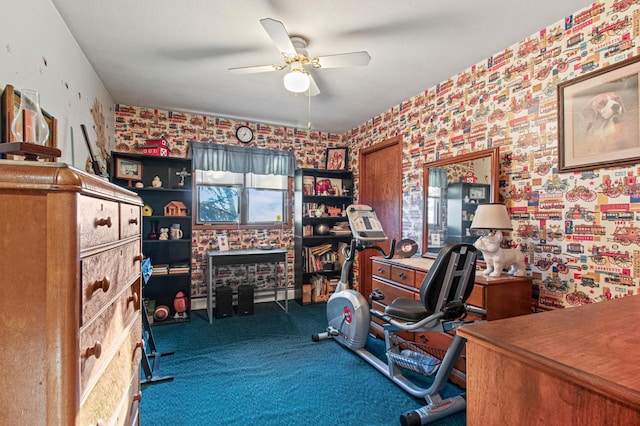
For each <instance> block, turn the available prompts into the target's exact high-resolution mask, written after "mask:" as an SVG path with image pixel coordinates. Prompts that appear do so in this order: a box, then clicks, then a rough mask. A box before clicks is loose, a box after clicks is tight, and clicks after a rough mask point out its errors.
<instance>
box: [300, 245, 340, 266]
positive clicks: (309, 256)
mask: <svg viewBox="0 0 640 426" xmlns="http://www.w3.org/2000/svg"><path fill="white" fill-rule="evenodd" d="M304 258H305V271H306V272H318V271H333V270H335V268H336V262H337V261H338V253H337V252H336V251H335V250H333V244H331V243H327V244H321V245H319V246H314V247H305V248H304Z"/></svg>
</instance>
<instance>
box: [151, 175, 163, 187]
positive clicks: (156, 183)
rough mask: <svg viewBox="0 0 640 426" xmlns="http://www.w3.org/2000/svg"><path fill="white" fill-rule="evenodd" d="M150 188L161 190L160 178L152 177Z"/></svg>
mask: <svg viewBox="0 0 640 426" xmlns="http://www.w3.org/2000/svg"><path fill="white" fill-rule="evenodd" d="M151 186H152V187H154V188H162V181H161V180H160V176H158V175H156V176H154V178H153V180H152V181H151Z"/></svg>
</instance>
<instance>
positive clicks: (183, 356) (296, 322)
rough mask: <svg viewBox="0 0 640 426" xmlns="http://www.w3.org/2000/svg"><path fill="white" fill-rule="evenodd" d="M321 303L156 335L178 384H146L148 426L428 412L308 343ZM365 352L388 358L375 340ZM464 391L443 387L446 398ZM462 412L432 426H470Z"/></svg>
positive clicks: (354, 421)
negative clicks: (414, 410) (466, 424)
mask: <svg viewBox="0 0 640 426" xmlns="http://www.w3.org/2000/svg"><path fill="white" fill-rule="evenodd" d="M325 306H326V305H325V304H319V305H309V306H299V305H298V304H297V303H291V304H289V315H287V314H286V313H284V312H283V311H282V310H281V309H280V308H279V307H278V306H277V305H276V304H274V303H261V304H257V305H256V306H255V314H254V315H250V316H244V317H238V316H234V317H230V318H225V319H220V320H214V322H213V324H209V323H208V322H207V320H206V313H205V311H195V312H194V313H193V318H192V320H191V322H189V323H181V324H172V325H166V326H157V327H153V334H154V338H155V342H156V346H157V348H158V350H159V351H161V352H163V351H175V354H174V355H171V356H166V357H162V359H161V363H160V374H163V375H172V376H174V380H173V381H171V382H162V383H154V384H150V385H146V386H144V388H143V392H142V394H143V397H142V401H141V405H140V417H141V423H142V425H154V426H155V425H205V424H206V425H232V424H233V425H237V424H246V425H284V424H298V423H302V424H317V425H385V426H387V425H398V424H399V416H400V414H401V413H403V412H405V411H409V410H412V409H416V408H419V407H421V406H423V405H425V401H424V399H416V398H413V397H411V396H409V395H408V394H406V393H405V392H404V391H402V390H401V389H400V388H398V387H397V386H396V385H395V384H393V383H392V382H391V381H390V380H389V379H387V378H386V377H384V376H383V375H381V374H380V373H378V372H377V371H376V370H375V369H374V368H373V367H372V366H370V365H369V364H367V363H366V362H365V361H364V360H362V359H361V358H360V357H359V356H358V355H356V354H354V353H353V352H351V351H349V350H347V349H346V348H344V347H342V346H340V345H339V344H337V343H335V342H332V341H330V340H329V341H322V342H312V340H311V334H313V333H317V332H320V331H323V330H324V329H325V327H326V318H325ZM367 347H368V349H370V350H371V351H372V352H374V353H383V352H384V342H383V341H382V340H378V339H373V338H371V339H370V341H369V342H368V343H367ZM461 392H462V391H461V389H459V388H458V387H457V386H454V385H452V384H450V383H449V384H447V386H446V387H445V389H444V391H443V392H442V395H443V396H450V395H456V394H459V393H461ZM465 417H466V416H465V415H464V413H460V414H456V415H453V416H451V417H448V418H446V419H444V420H441V421H439V422H435V423H433V424H436V425H464V424H465Z"/></svg>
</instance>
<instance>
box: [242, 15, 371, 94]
mask: <svg viewBox="0 0 640 426" xmlns="http://www.w3.org/2000/svg"><path fill="white" fill-rule="evenodd" d="M260 23H261V24H262V26H263V27H264V29H265V30H266V31H267V34H269V37H271V40H272V41H273V43H274V44H275V45H276V47H277V48H278V50H279V51H280V53H281V54H282V56H283V57H284V62H285V63H284V64H275V65H258V66H249V67H238V68H229V71H230V72H231V73H233V74H254V73H260V72H270V71H281V70H283V69H286V68H290V71H289V72H288V73H287V74H286V75H285V76H284V86H285V88H286V89H287V90H289V91H291V92H295V93H301V92H306V93H307V94H308V95H309V96H316V95H319V94H320V89H319V88H318V85H317V84H316V83H315V81H314V80H313V77H312V76H311V73H310V72H309V71H308V70H307V69H306V68H305V67H306V66H309V65H310V66H311V67H313V68H339V67H357V66H363V65H367V64H369V61H370V60H371V56H369V53H367V52H365V51H360V52H350V53H341V54H337V55H326V56H316V57H312V58H310V57H309V55H308V53H307V50H306V47H307V40H306V39H305V38H304V37H302V36H298V35H291V36H290V35H289V33H288V32H287V30H286V28H285V27H284V24H283V23H282V22H280V21H276V20H275V19H271V18H264V19H261V20H260Z"/></svg>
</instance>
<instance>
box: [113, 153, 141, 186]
mask: <svg viewBox="0 0 640 426" xmlns="http://www.w3.org/2000/svg"><path fill="white" fill-rule="evenodd" d="M115 176H116V178H117V179H126V180H137V181H141V180H142V163H141V162H140V161H135V160H128V159H126V158H116V173H115Z"/></svg>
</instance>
